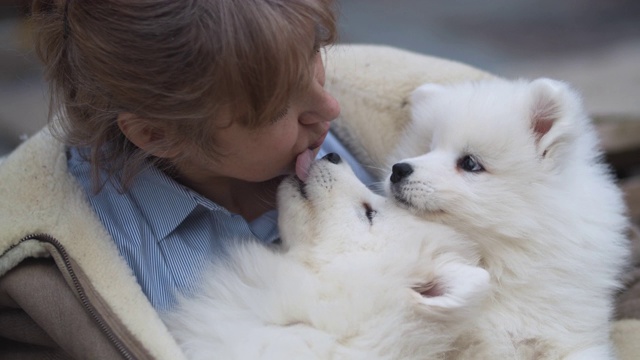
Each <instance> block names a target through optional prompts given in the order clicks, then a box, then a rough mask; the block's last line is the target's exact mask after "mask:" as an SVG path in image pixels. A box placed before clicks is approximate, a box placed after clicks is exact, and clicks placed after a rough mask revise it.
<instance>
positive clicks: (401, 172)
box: [390, 163, 413, 184]
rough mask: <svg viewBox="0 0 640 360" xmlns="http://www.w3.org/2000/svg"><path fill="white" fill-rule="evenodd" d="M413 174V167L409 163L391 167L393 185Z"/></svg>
mask: <svg viewBox="0 0 640 360" xmlns="http://www.w3.org/2000/svg"><path fill="white" fill-rule="evenodd" d="M412 173H413V167H412V166H411V164H408V163H397V164H394V165H393V167H391V178H390V180H391V183H392V184H395V183H398V182H399V181H401V180H402V179H404V178H406V177H407V176H409V175H411V174H412Z"/></svg>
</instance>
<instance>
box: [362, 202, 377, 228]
mask: <svg viewBox="0 0 640 360" xmlns="http://www.w3.org/2000/svg"><path fill="white" fill-rule="evenodd" d="M362 206H363V207H364V215H365V216H366V217H367V220H369V223H370V224H373V217H374V216H376V214H377V213H378V212H377V211H375V210H373V208H372V207H371V205H369V204H368V203H363V204H362Z"/></svg>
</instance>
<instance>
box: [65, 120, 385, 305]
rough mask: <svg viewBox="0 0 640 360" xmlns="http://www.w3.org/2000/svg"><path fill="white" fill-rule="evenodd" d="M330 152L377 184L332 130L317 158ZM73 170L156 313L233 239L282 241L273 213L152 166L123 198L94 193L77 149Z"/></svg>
mask: <svg viewBox="0 0 640 360" xmlns="http://www.w3.org/2000/svg"><path fill="white" fill-rule="evenodd" d="M329 152H336V153H338V154H340V155H341V156H342V158H343V159H345V160H346V161H347V162H348V163H349V164H350V165H351V167H352V168H353V169H354V172H355V173H356V175H357V176H358V177H359V178H360V180H361V181H362V182H363V183H365V184H367V185H371V184H373V183H374V179H373V177H372V176H371V175H370V174H369V173H368V172H367V171H366V170H365V169H364V168H363V167H362V166H361V165H360V164H358V163H357V161H356V160H355V159H354V158H353V156H351V154H349V152H348V151H347V150H346V149H345V148H344V147H343V146H342V144H340V142H339V141H338V140H337V139H336V138H335V136H333V134H331V133H329V135H328V136H327V138H326V140H325V142H324V144H323V145H322V147H321V149H320V151H319V153H318V157H322V156H324V155H325V154H327V153H329ZM68 165H69V171H70V173H71V174H72V175H73V176H74V177H75V178H76V179H77V180H78V182H79V183H80V185H81V187H82V188H83V190H84V192H85V194H86V196H87V198H88V200H89V203H90V204H91V205H92V206H93V208H94V210H95V212H96V214H97V215H98V218H99V219H100V220H101V221H102V224H103V225H104V226H105V228H106V230H107V231H108V232H109V233H110V234H111V237H112V238H113V240H114V241H115V244H116V246H117V248H118V250H119V251H120V254H121V255H122V256H123V257H124V259H125V260H126V262H127V263H128V264H129V266H130V267H131V269H132V270H133V273H134V275H135V276H136V278H137V280H138V283H139V284H140V286H141V287H142V291H143V292H144V293H145V294H146V295H147V297H148V298H149V301H150V302H151V304H152V305H153V306H154V307H155V308H156V309H157V310H159V311H162V310H167V309H170V308H171V307H172V305H174V303H175V295H176V293H182V294H188V293H189V292H191V291H192V290H194V288H195V287H196V285H197V282H198V281H197V280H198V275H199V274H200V272H201V271H202V270H203V269H204V267H205V266H206V264H207V263H208V262H209V261H211V260H212V259H215V258H220V257H223V256H224V255H225V252H226V250H225V249H226V248H227V245H228V244H230V243H231V242H233V241H239V239H249V238H253V239H258V240H259V241H262V242H264V243H267V244H268V243H272V242H273V241H275V240H276V239H278V237H279V234H278V227H277V212H276V211H275V210H272V211H268V212H267V213H265V214H263V215H262V216H261V217H259V218H257V219H255V220H253V221H251V222H247V221H246V220H245V219H244V218H243V217H242V216H240V215H238V214H234V213H231V212H229V211H227V210H226V209H225V208H224V207H222V206H220V205H218V204H216V203H215V202H213V201H211V200H209V199H207V198H205V197H204V196H202V195H200V194H198V193H196V192H195V191H193V190H191V189H189V188H187V187H185V186H183V185H181V184H179V183H177V182H176V181H175V180H173V179H172V178H171V177H169V176H167V175H166V174H165V173H164V172H162V171H160V170H158V169H157V168H155V167H150V168H148V169H146V170H144V171H143V172H142V173H140V174H139V175H138V176H137V177H136V179H135V180H134V182H133V183H132V184H131V187H130V188H129V190H128V191H127V192H126V193H120V192H118V189H117V188H116V187H115V186H113V185H112V184H111V183H110V182H107V184H106V185H105V187H104V188H103V189H102V190H101V191H100V192H99V193H97V194H93V192H92V190H91V184H92V183H91V177H90V174H91V166H90V164H89V162H88V161H86V160H85V159H84V158H83V157H82V156H81V155H80V150H79V149H76V148H71V149H69V158H68Z"/></svg>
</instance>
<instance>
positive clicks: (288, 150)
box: [176, 53, 340, 185]
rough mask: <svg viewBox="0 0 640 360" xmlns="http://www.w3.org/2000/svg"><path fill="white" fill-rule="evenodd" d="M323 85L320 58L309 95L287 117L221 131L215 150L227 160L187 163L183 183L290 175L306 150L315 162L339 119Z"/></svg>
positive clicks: (289, 109)
mask: <svg viewBox="0 0 640 360" xmlns="http://www.w3.org/2000/svg"><path fill="white" fill-rule="evenodd" d="M324 83H325V71H324V64H323V63H322V58H321V56H320V54H319V53H316V55H315V62H314V78H313V81H312V84H311V86H310V88H309V90H308V91H307V92H305V93H302V94H299V95H297V96H296V97H295V98H293V99H291V101H290V103H289V106H288V107H287V109H286V111H283V112H282V113H283V114H284V115H282V116H281V117H280V118H278V119H276V120H275V121H274V122H273V123H271V124H268V125H265V126H262V127H259V128H257V129H248V128H246V127H243V126H241V125H239V124H237V123H233V124H232V125H231V126H229V127H226V128H223V129H220V130H217V131H216V139H217V145H218V148H219V149H221V152H222V153H224V156H221V157H218V161H217V162H215V163H211V162H207V163H204V162H203V160H199V159H196V158H194V159H186V161H184V162H181V163H180V164H176V165H177V169H178V172H179V174H180V178H181V179H183V180H186V182H187V183H192V184H193V182H194V181H195V182H196V183H199V184H201V185H202V184H203V183H204V182H207V181H213V182H215V181H214V180H215V179H216V178H218V179H220V178H227V179H237V180H243V181H248V182H262V181H266V180H270V179H273V178H276V177H278V176H281V175H286V174H292V173H293V172H294V171H295V165H296V159H297V157H298V156H299V155H301V154H302V153H304V152H305V151H306V150H307V149H310V150H312V151H313V156H314V157H315V155H316V154H317V152H318V150H319V148H320V145H321V144H322V142H323V141H324V139H325V137H326V135H327V132H328V131H329V123H330V122H331V121H332V120H334V119H335V118H337V117H338V115H339V114H340V106H339V104H338V102H337V100H336V99H335V98H334V97H333V96H331V95H330V94H329V93H327V92H326V91H325V89H324Z"/></svg>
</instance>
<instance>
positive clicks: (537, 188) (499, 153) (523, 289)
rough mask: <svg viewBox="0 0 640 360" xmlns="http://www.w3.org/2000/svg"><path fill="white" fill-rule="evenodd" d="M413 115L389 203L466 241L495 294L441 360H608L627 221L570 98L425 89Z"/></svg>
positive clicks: (495, 85) (503, 83) (491, 86)
mask: <svg viewBox="0 0 640 360" xmlns="http://www.w3.org/2000/svg"><path fill="white" fill-rule="evenodd" d="M412 112H413V114H412V115H413V120H412V123H411V124H410V128H408V129H407V131H406V134H405V135H404V137H403V138H402V140H401V142H400V143H399V145H398V148H397V150H396V152H395V153H394V154H393V156H392V158H391V159H390V164H394V163H404V164H408V165H409V166H410V167H411V169H412V171H411V172H410V174H408V175H406V174H403V177H402V178H401V179H398V177H396V178H394V181H393V182H391V181H390V180H387V184H386V189H387V190H388V194H389V196H390V197H392V198H394V199H395V200H396V201H397V202H398V203H399V204H400V206H403V207H408V208H410V209H412V211H413V212H414V213H415V214H418V215H419V216H422V217H424V218H426V219H429V220H435V221H439V222H443V223H446V224H448V225H450V226H452V227H454V228H456V229H458V230H459V231H461V232H463V233H465V234H467V235H468V237H469V238H471V239H473V240H474V241H475V242H476V243H477V244H478V245H479V247H480V251H481V256H482V260H481V261H482V264H483V266H484V267H486V269H487V270H488V271H489V273H490V274H491V277H492V283H493V285H494V293H493V295H492V297H493V300H492V301H491V302H489V303H488V305H487V307H486V309H484V314H485V315H484V316H483V317H482V318H481V319H479V321H478V322H477V324H476V325H475V327H473V329H472V330H471V331H469V332H468V333H467V334H466V335H464V336H462V337H461V338H460V339H459V340H458V342H457V344H456V346H457V349H458V351H457V352H456V353H455V354H452V358H455V359H578V358H579V359H614V354H613V352H612V348H611V345H610V343H609V330H610V320H611V316H612V308H613V301H614V292H615V291H616V290H617V289H618V288H619V286H620V276H621V273H622V271H623V269H624V267H625V266H626V265H627V262H628V257H629V248H628V244H627V240H626V238H625V232H626V229H627V219H626V218H625V216H624V213H625V207H624V204H623V200H622V196H621V193H620V191H619V190H618V189H617V187H616V186H615V182H614V179H613V178H612V176H611V175H610V172H609V169H608V168H607V166H605V165H604V164H603V163H602V162H601V157H602V156H601V153H600V151H599V150H598V143H597V138H596V136H595V131H594V128H593V126H592V124H591V123H590V121H589V119H588V117H587V116H586V115H585V112H584V109H583V107H582V105H581V101H580V99H579V97H578V95H577V94H576V93H575V92H574V91H573V90H572V89H570V88H569V87H568V86H567V85H566V84H564V83H561V82H558V81H554V80H549V79H538V80H534V81H531V82H529V81H525V80H518V81H507V80H487V81H483V82H477V83H464V84H458V85H450V86H440V85H433V84H426V85H424V86H422V87H420V88H418V89H417V90H415V92H414V93H413V95H412ZM467 156H471V157H472V159H468V158H466V157H467ZM465 159H466V160H465ZM477 164H479V165H480V167H475V168H474V166H473V165H477ZM406 168H407V166H406V165H405V173H406ZM474 169H475V171H474Z"/></svg>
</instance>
